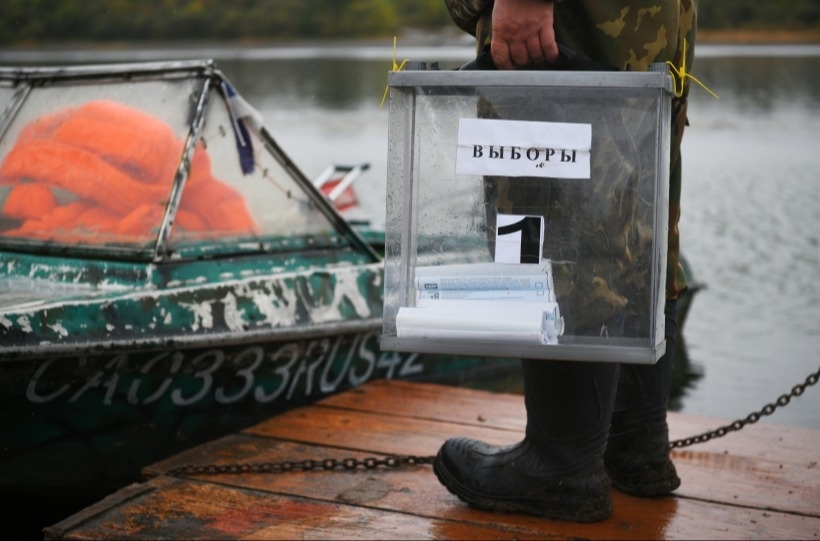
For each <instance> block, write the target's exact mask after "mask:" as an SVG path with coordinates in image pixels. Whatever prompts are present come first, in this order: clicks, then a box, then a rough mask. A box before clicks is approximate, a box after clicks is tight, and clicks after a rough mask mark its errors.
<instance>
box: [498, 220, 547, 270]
mask: <svg viewBox="0 0 820 541" xmlns="http://www.w3.org/2000/svg"><path fill="white" fill-rule="evenodd" d="M543 248H544V217H543V216H525V215H520V214H499V215H498V216H497V218H496V230H495V262H496V263H513V264H522V263H541V254H542V253H543Z"/></svg>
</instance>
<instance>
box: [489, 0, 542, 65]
mask: <svg viewBox="0 0 820 541" xmlns="http://www.w3.org/2000/svg"><path fill="white" fill-rule="evenodd" d="M553 21H554V4H553V2H552V1H551V0H495V6H494V7H493V39H492V47H491V49H490V52H491V54H492V57H493V62H495V65H496V67H497V68H498V69H515V68H517V67H520V66H526V65H528V64H539V63H543V62H553V61H555V59H557V58H558V44H557V43H556V42H555V31H554V29H553Z"/></svg>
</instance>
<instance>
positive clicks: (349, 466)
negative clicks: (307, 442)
mask: <svg viewBox="0 0 820 541" xmlns="http://www.w3.org/2000/svg"><path fill="white" fill-rule="evenodd" d="M435 458H436V457H435V456H412V455H405V456H396V457H384V458H376V457H367V458H361V459H359V458H344V459H335V458H325V459H322V460H313V459H307V460H301V461H290V460H286V461H283V462H244V463H233V464H185V465H183V466H178V467H176V468H172V469H171V470H168V471H167V472H166V475H171V476H180V475H220V474H237V473H287V472H306V471H313V470H317V471H318V470H321V471H330V470H355V469H356V468H364V469H366V470H373V469H376V468H379V467H385V468H398V467H400V466H416V465H423V464H432V463H433V460H435Z"/></svg>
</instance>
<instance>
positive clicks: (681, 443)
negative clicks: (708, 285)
mask: <svg viewBox="0 0 820 541" xmlns="http://www.w3.org/2000/svg"><path fill="white" fill-rule="evenodd" d="M818 380H820V368H818V370H817V372H814V373H812V374H809V376H808V377H807V378H806V381H804V382H803V383H800V384H798V385H795V386H794V387H792V390H791V392H790V393H788V394H784V395H781V396H780V397H779V398H778V399H777V400H776V401H775V402H773V403H770V404H766V405H765V406H763V409H761V410H760V411H757V412H754V413H750V414H749V415H748V416H746V418H745V419H738V420H737V421H734V422H732V423H730V424H728V425H726V426H722V427H720V428H717V429H715V430H711V431H709V432H704V433H703V434H699V435H697V436H691V437H689V438H683V439H680V440H675V441H672V442H670V443H669V448H670V449H679V448H681V447H688V446H690V445H694V444H696V443H704V442H707V441H709V440H711V439H714V438H722V437H723V436H725V435H726V434H729V433H730V432H736V431H738V430H740V429H742V428H743V427H744V426H746V425H749V424H752V423H756V422H758V421H759V420H760V418H761V417H763V416H764V415H771V414H772V413H774V411H775V410H776V409H777V408H779V407H783V406H785V405H787V404H788V403H789V402H791V399H792V398H796V397H798V396H800V395H802V394H803V393H804V392H805V391H806V389H807V388H808V387H810V386H812V385H815V384H816V383H817V382H818ZM435 458H436V457H435V455H433V456H413V455H404V456H396V457H385V458H375V457H367V458H361V459H359V458H344V459H335V458H325V459H322V460H313V459H307V460H301V461H290V460H286V461H283V462H244V463H232V464H185V465H183V466H178V467H176V468H172V469H170V470H168V471H167V472H165V475H170V476H180V475H220V474H239V473H287V472H307V471H330V470H355V469H356V468H364V469H367V470H373V469H375V468H378V467H385V468H397V467H400V466H417V465H423V464H432V463H433V461H434V460H435Z"/></svg>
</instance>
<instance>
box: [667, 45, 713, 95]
mask: <svg viewBox="0 0 820 541" xmlns="http://www.w3.org/2000/svg"><path fill="white" fill-rule="evenodd" d="M687 48H688V47H687V44H686V38H684V40H683V60H682V61H681V67H677V66H675V64H673V63H672V62H671V61H670V60H667V61H666V63H667V64H669V69H670V70H671V71H672V73H674V74H675V75H677V76H678V77H677V79H676V78H675V77H672V85H673V86H674V90H675V97H676V98H680V97H681V96H683V82H684V80H685V79H687V78H689V79H691V80H693V81H695V82H696V83H697V84H699V85H700V86H701V88H703V89H704V90H705V91H706V92H708V93H709V94H711V95H712V96H713V97H714V98H715V99H717V100H719V99H720V97H719V96H718V95H717V94H715V93H714V92H712V91H711V90H709V87H707V86H706V85H705V84H703V83H701V82H700V80H698V78H697V77H695V76H694V75H692V74H691V73H687V72H686V49H687ZM678 79H680V88H678Z"/></svg>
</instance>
